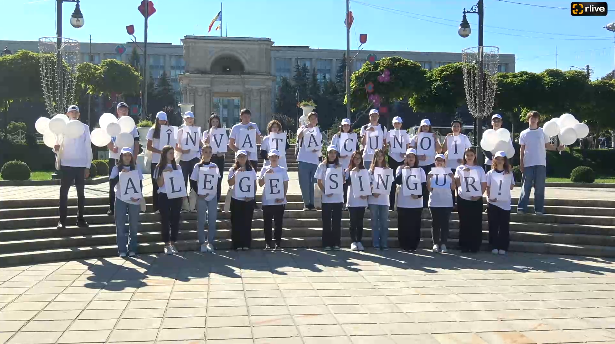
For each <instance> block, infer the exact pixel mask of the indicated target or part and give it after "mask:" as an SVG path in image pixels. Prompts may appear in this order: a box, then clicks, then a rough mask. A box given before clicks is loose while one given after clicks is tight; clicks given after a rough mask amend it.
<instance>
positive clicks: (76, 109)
mask: <svg viewBox="0 0 615 344" xmlns="http://www.w3.org/2000/svg"><path fill="white" fill-rule="evenodd" d="M71 111H77V112H79V107H78V106H77V105H71V106H69V107H68V111H66V112H71Z"/></svg>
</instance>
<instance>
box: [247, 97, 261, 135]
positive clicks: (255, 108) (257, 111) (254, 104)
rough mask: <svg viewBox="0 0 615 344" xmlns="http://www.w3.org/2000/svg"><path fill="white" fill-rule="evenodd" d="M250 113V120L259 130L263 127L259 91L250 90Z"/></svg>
mask: <svg viewBox="0 0 615 344" xmlns="http://www.w3.org/2000/svg"><path fill="white" fill-rule="evenodd" d="M249 92H250V106H251V108H250V111H252V120H253V121H254V122H255V123H256V124H258V126H259V127H260V128H262V127H263V114H262V111H261V97H260V91H259V90H258V89H256V88H253V89H250V91H249Z"/></svg>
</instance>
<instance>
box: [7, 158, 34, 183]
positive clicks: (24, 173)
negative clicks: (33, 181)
mask: <svg viewBox="0 0 615 344" xmlns="http://www.w3.org/2000/svg"><path fill="white" fill-rule="evenodd" d="M0 176H2V179H4V180H29V179H30V167H28V165H27V164H26V163H25V162H22V161H19V160H13V161H9V162H7V163H6V164H4V166H2V170H0Z"/></svg>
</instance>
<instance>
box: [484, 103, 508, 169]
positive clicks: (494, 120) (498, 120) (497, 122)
mask: <svg viewBox="0 0 615 344" xmlns="http://www.w3.org/2000/svg"><path fill="white" fill-rule="evenodd" d="M502 123H503V120H502V116H501V115H500V114H497V113H496V114H494V115H493V116H491V127H492V128H493V130H498V129H500V128H502ZM508 143H509V144H510V146H511V147H512V145H513V143H512V139H511V138H509V139H508ZM483 153H484V154H485V172H489V171H490V170H491V164H492V163H493V161H492V160H491V158H492V154H491V152H489V151H486V150H483Z"/></svg>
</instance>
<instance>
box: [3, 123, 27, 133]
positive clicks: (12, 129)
mask: <svg viewBox="0 0 615 344" xmlns="http://www.w3.org/2000/svg"><path fill="white" fill-rule="evenodd" d="M27 129H28V127H27V126H26V124H25V123H24V122H12V121H11V123H9V126H8V128H7V129H6V131H7V132H8V133H9V134H17V132H18V131H20V130H21V131H23V132H25V131H26V130H27Z"/></svg>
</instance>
